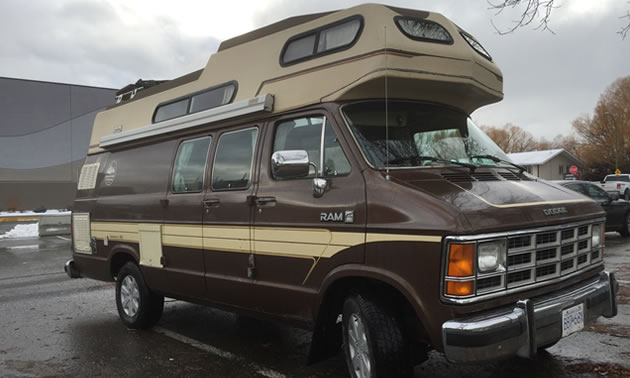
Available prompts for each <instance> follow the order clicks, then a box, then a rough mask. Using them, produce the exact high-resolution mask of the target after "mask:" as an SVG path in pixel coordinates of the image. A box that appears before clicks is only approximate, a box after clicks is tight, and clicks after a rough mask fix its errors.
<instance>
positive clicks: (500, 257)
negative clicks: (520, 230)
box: [477, 240, 506, 273]
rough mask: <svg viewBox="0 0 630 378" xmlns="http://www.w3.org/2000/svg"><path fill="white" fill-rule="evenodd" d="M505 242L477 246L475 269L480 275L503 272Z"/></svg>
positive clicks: (492, 242) (499, 241)
mask: <svg viewBox="0 0 630 378" xmlns="http://www.w3.org/2000/svg"><path fill="white" fill-rule="evenodd" d="M505 250H506V248H505V240H495V241H491V242H485V243H479V245H478V246H477V268H478V269H479V272H480V273H488V272H493V271H496V270H503V269H505V268H504V266H505V265H504V264H505Z"/></svg>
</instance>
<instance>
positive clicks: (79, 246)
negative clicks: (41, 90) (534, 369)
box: [66, 5, 618, 377]
mask: <svg viewBox="0 0 630 378" xmlns="http://www.w3.org/2000/svg"><path fill="white" fill-rule="evenodd" d="M502 82H503V77H502V74H501V71H500V69H499V68H498V67H497V66H496V65H495V64H494V62H493V60H492V57H491V55H490V54H489V53H488V52H487V51H486V50H485V49H484V48H483V47H482V45H481V44H480V43H479V42H478V41H477V40H476V39H475V38H474V37H473V36H472V35H471V34H469V33H468V32H466V31H464V30H463V29H462V28H460V27H458V26H457V25H455V24H454V23H453V22H451V21H449V20H448V19H446V18H445V17H443V16H442V15H439V14H436V13H431V12H424V11H417V10H409V9H400V8H394V7H388V6H383V5H361V6H357V7H354V8H349V9H346V10H341V11H337V12H328V13H319V14H313V15H306V16H300V17H294V18H290V19H287V20H284V21H280V22H278V23H276V24H272V25H269V26H267V27H263V28H261V29H258V30H255V31H252V32H250V33H248V34H244V35H242V36H239V37H236V38H233V39H230V40H227V41H225V42H223V43H222V44H221V46H220V47H219V49H218V52H217V53H216V54H214V55H212V56H211V57H210V59H209V61H208V63H207V66H206V67H205V68H204V69H203V70H200V71H196V72H193V73H191V74H188V75H186V76H183V77H181V78H179V79H175V80H171V81H167V82H164V83H159V84H158V85H155V86H152V87H150V88H139V86H136V87H133V86H132V87H128V92H126V93H121V94H120V97H119V100H120V101H119V103H117V104H115V105H113V106H111V107H110V108H108V109H106V110H104V111H102V112H101V113H99V114H98V115H97V117H96V119H95V123H94V127H93V132H92V137H91V141H90V146H89V154H88V156H87V159H86V160H85V164H84V166H83V168H82V170H81V174H80V178H79V182H78V188H77V189H78V190H77V197H76V201H75V203H74V209H73V215H72V220H73V224H72V226H73V250H74V253H73V259H72V260H70V261H69V262H68V263H67V264H66V271H67V272H68V274H69V275H70V276H71V277H89V278H93V279H97V280H103V281H115V282H116V303H117V307H118V312H119V315H120V318H121V320H122V322H123V323H124V324H126V325H127V326H128V327H131V328H147V327H151V326H152V325H154V324H155V323H156V322H158V321H159V319H160V316H161V314H162V308H163V303H164V297H171V298H177V299H180V300H184V301H191V302H195V303H203V304H208V305H211V306H216V307H220V308H223V309H228V310H231V311H236V312H240V313H245V314H250V315H254V316H260V317H265V318H271V319H276V320H281V321H284V322H287V323H290V324H293V325H297V326H300V327H304V328H307V329H312V330H313V338H312V344H311V349H310V357H309V359H310V361H311V362H315V361H319V360H321V359H323V358H326V357H329V356H331V355H333V354H336V353H338V351H339V350H340V348H342V349H343V351H344V353H345V357H346V361H347V364H348V368H349V372H350V374H351V375H352V376H354V377H377V376H384V375H387V376H408V375H410V374H411V371H412V366H413V365H414V364H417V363H420V362H421V361H423V360H424V359H425V358H426V353H427V352H428V351H429V350H431V349H436V350H438V351H440V352H443V353H444V354H445V355H446V357H447V358H448V359H449V360H450V361H452V362H455V363H465V362H482V361H488V360H495V359H499V358H506V357H511V356H521V357H527V358H533V357H534V356H536V353H537V351H538V350H540V349H541V348H547V347H549V346H551V345H553V344H554V343H556V342H557V341H558V340H560V339H561V338H563V337H566V336H568V335H570V334H572V333H574V332H577V331H580V330H582V329H583V328H584V326H585V325H586V324H588V323H589V322H592V321H594V320H595V319H597V318H598V317H600V316H604V317H613V316H615V315H616V312H617V305H616V299H615V298H616V290H617V286H618V285H617V283H616V281H615V278H614V275H613V274H612V273H609V272H607V271H605V270H604V264H603V255H604V231H605V230H604V220H605V219H604V213H603V212H602V209H601V208H600V207H599V206H598V205H597V204H596V203H595V202H592V201H591V200H588V199H587V198H585V197H583V196H581V195H579V194H577V193H575V192H572V191H570V190H568V189H565V188H562V187H559V186H555V185H552V184H549V183H547V182H544V181H540V180H538V179H536V178H535V177H532V176H530V175H528V174H527V173H526V172H525V170H524V169H523V168H522V167H520V166H518V165H515V164H513V163H512V162H510V160H509V158H508V157H507V156H506V155H505V154H504V153H503V151H501V149H500V148H498V147H497V146H496V145H495V144H494V143H493V142H492V141H491V140H490V138H488V137H487V136H486V135H485V134H484V133H483V132H482V131H481V130H480V129H479V128H478V127H477V126H476V125H475V124H474V123H473V122H472V120H471V119H470V117H469V114H470V113H471V112H472V111H474V110H475V109H477V108H479V107H481V106H483V105H487V104H490V103H494V102H497V101H500V100H501V99H502V96H503V94H502Z"/></svg>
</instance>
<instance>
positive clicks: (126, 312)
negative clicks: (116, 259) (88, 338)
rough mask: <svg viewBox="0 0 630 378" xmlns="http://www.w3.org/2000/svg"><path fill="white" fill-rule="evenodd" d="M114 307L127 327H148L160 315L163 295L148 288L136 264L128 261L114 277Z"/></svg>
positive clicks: (162, 307)
mask: <svg viewBox="0 0 630 378" xmlns="http://www.w3.org/2000/svg"><path fill="white" fill-rule="evenodd" d="M116 307H117V308H118V316H119V317H120V320H122V322H123V323H124V324H125V325H126V326H127V327H129V328H135V329H144V328H150V327H152V326H153V325H155V323H157V322H158V321H159V320H160V318H161V317H162V311H163V309H164V297H163V296H161V295H158V294H155V293H153V292H152V291H151V289H149V287H148V286H147V284H146V283H145V282H144V276H143V275H142V272H141V271H140V268H139V267H138V265H136V264H135V263H132V262H128V263H126V264H125V265H124V266H123V267H122V268H121V269H120V272H118V276H117V277H116Z"/></svg>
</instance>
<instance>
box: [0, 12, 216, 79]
mask: <svg viewBox="0 0 630 378" xmlns="http://www.w3.org/2000/svg"><path fill="white" fill-rule="evenodd" d="M0 14H2V15H4V16H2V18H3V20H2V21H3V22H1V23H0V33H2V35H5V36H6V35H11V38H6V39H5V41H7V44H8V46H7V47H6V48H3V49H2V50H1V51H0V72H1V73H2V75H5V76H12V77H22V78H28V79H38V80H49V81H60V82H69V83H76V84H84V85H99V86H106V87H114V88H118V87H122V86H124V85H126V84H128V83H130V82H134V81H136V80H137V79H139V78H141V77H142V78H145V79H153V78H155V79H170V78H174V77H177V76H180V75H184V74H186V73H189V72H191V71H194V70H197V69H199V68H202V67H204V66H205V64H206V62H207V59H208V57H209V55H210V54H211V53H212V52H214V51H216V49H217V47H218V45H219V41H218V40H217V39H215V38H212V37H207V38H190V37H187V36H183V35H182V34H181V33H180V32H179V29H178V25H177V23H176V22H175V21H174V20H172V19H168V18H158V19H144V20H140V21H142V22H140V23H138V24H137V25H129V24H125V23H123V22H122V21H121V20H120V18H119V17H118V14H117V13H116V11H115V10H114V9H113V8H112V7H111V6H110V5H109V4H108V3H107V2H104V1H90V2H85V1H69V2H66V3H65V4H62V5H61V6H59V5H57V3H53V2H48V1H29V2H2V3H0ZM25 15H28V17H25Z"/></svg>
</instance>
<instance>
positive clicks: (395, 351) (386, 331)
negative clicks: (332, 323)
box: [342, 294, 412, 378]
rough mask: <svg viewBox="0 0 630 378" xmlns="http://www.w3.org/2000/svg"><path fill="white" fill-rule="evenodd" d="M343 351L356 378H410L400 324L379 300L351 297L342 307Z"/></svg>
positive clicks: (410, 370)
mask: <svg viewBox="0 0 630 378" xmlns="http://www.w3.org/2000/svg"><path fill="white" fill-rule="evenodd" d="M342 324H343V349H344V353H345V356H346V364H347V365H348V370H349V371H350V376H351V377H353V378H374V377H410V376H411V374H412V364H411V359H410V358H409V357H410V356H409V348H408V346H407V344H406V342H405V340H404V338H403V334H402V330H401V326H400V322H399V321H398V320H397V319H396V317H395V316H394V315H393V314H392V311H391V309H390V308H388V307H387V306H385V305H384V304H383V302H382V301H379V300H378V299H376V298H370V297H366V296H364V295H362V294H354V295H351V296H349V297H348V298H347V299H346V300H345V302H344V305H343V322H342Z"/></svg>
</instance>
